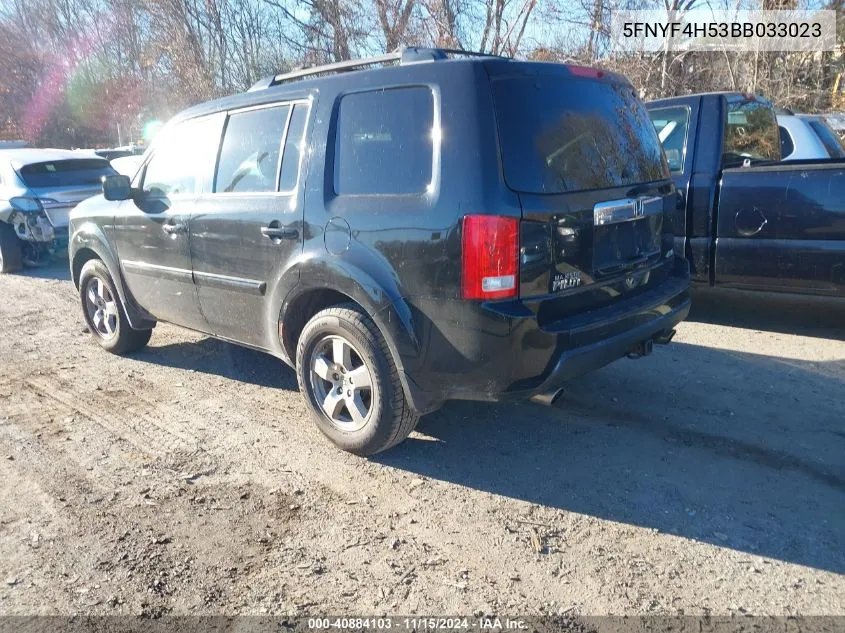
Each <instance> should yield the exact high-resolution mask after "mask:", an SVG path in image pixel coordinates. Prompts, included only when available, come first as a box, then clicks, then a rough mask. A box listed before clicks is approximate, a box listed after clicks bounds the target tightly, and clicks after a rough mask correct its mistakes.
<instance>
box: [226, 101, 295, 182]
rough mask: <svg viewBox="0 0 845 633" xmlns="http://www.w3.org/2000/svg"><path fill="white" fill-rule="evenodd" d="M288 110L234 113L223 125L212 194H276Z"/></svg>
mask: <svg viewBox="0 0 845 633" xmlns="http://www.w3.org/2000/svg"><path fill="white" fill-rule="evenodd" d="M289 114H290V106H287V105H285V106H273V107H270V108H259V109H256V110H247V111H244V112H236V113H234V114H232V115H231V116H230V117H229V120H228V122H227V123H226V132H225V133H224V134H223V146H222V148H221V149H220V162H219V164H218V166H217V175H216V177H215V179H214V191H215V192H216V193H248V192H249V193H262V192H273V191H276V185H277V179H278V175H279V155H280V152H281V146H282V139H283V138H284V134H285V128H286V126H287V122H288V115H289Z"/></svg>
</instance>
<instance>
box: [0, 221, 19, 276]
mask: <svg viewBox="0 0 845 633" xmlns="http://www.w3.org/2000/svg"><path fill="white" fill-rule="evenodd" d="M21 246H22V245H21V241H20V239H18V236H17V235H15V229H13V228H12V227H11V225H9V224H6V223H5V222H0V273H13V272H16V271H18V270H20V269H21V268H23V249H22V248H21Z"/></svg>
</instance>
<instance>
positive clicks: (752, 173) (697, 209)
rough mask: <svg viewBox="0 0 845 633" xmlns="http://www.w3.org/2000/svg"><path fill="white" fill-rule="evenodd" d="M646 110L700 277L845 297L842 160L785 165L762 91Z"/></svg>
mask: <svg viewBox="0 0 845 633" xmlns="http://www.w3.org/2000/svg"><path fill="white" fill-rule="evenodd" d="M648 109H649V114H650V116H651V119H652V122H653V123H654V125H655V128H656V129H657V133H658V136H659V138H660V140H661V142H662V143H663V148H664V150H665V152H666V157H667V159H668V162H669V167H670V169H671V171H672V177H673V179H674V181H675V185H676V186H677V189H678V203H677V208H676V210H675V214H674V217H673V218H672V223H673V231H674V233H675V249H676V251H678V250H680V251H681V252H683V253H684V254H685V255H686V258H687V260H688V261H689V262H690V264H691V268H692V274H693V279H694V280H695V281H698V282H701V283H704V284H708V285H711V286H719V287H724V288H736V289H742V290H765V291H775V292H791V293H802V294H814V295H826V296H833V297H845V161H843V160H824V161H817V160H806V161H791V162H788V163H781V162H779V161H780V158H781V157H780V139H779V134H778V126H777V119H776V117H775V112H774V110H773V108H772V105H771V104H770V103H769V102H768V101H766V100H765V99H763V98H761V97H758V96H754V95H747V94H741V93H709V94H697V95H689V96H685V97H675V98H672V99H663V100H660V101H653V102H651V103H649V104H648Z"/></svg>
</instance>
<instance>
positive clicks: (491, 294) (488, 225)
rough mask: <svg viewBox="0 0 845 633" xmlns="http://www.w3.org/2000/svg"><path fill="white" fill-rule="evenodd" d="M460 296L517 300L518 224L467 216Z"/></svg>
mask: <svg viewBox="0 0 845 633" xmlns="http://www.w3.org/2000/svg"><path fill="white" fill-rule="evenodd" d="M462 246H463V252H462V263H461V266H462V271H461V272H462V274H461V277H462V278H461V295H462V296H463V298H464V299H504V298H506V297H515V296H517V275H518V274H519V270H518V267H519V220H518V219H516V218H506V217H502V216H498V215H468V216H465V217H464V224H463V241H462Z"/></svg>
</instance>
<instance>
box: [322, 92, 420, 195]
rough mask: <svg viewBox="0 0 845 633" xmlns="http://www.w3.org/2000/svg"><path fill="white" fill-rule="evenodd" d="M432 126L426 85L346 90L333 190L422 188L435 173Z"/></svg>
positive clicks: (393, 191) (387, 191)
mask: <svg viewBox="0 0 845 633" xmlns="http://www.w3.org/2000/svg"><path fill="white" fill-rule="evenodd" d="M433 126H434V97H433V95H432V92H431V90H429V89H428V88H424V87H421V86H419V87H417V86H414V87H410V88H393V89H390V90H377V91H372V92H359V93H355V94H349V95H346V96H344V97H343V98H342V99H341V100H340V108H339V112H338V117H337V137H336V143H337V145H336V152H335V164H334V190H335V193H337V194H339V195H345V194H352V195H355V194H374V195H378V194H388V195H391V194H392V195H403V194H419V193H424V192H425V191H426V190H427V188H428V187H429V185H430V184H431V182H432V176H433V173H432V166H433V163H434V144H433V139H434V134H433Z"/></svg>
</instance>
